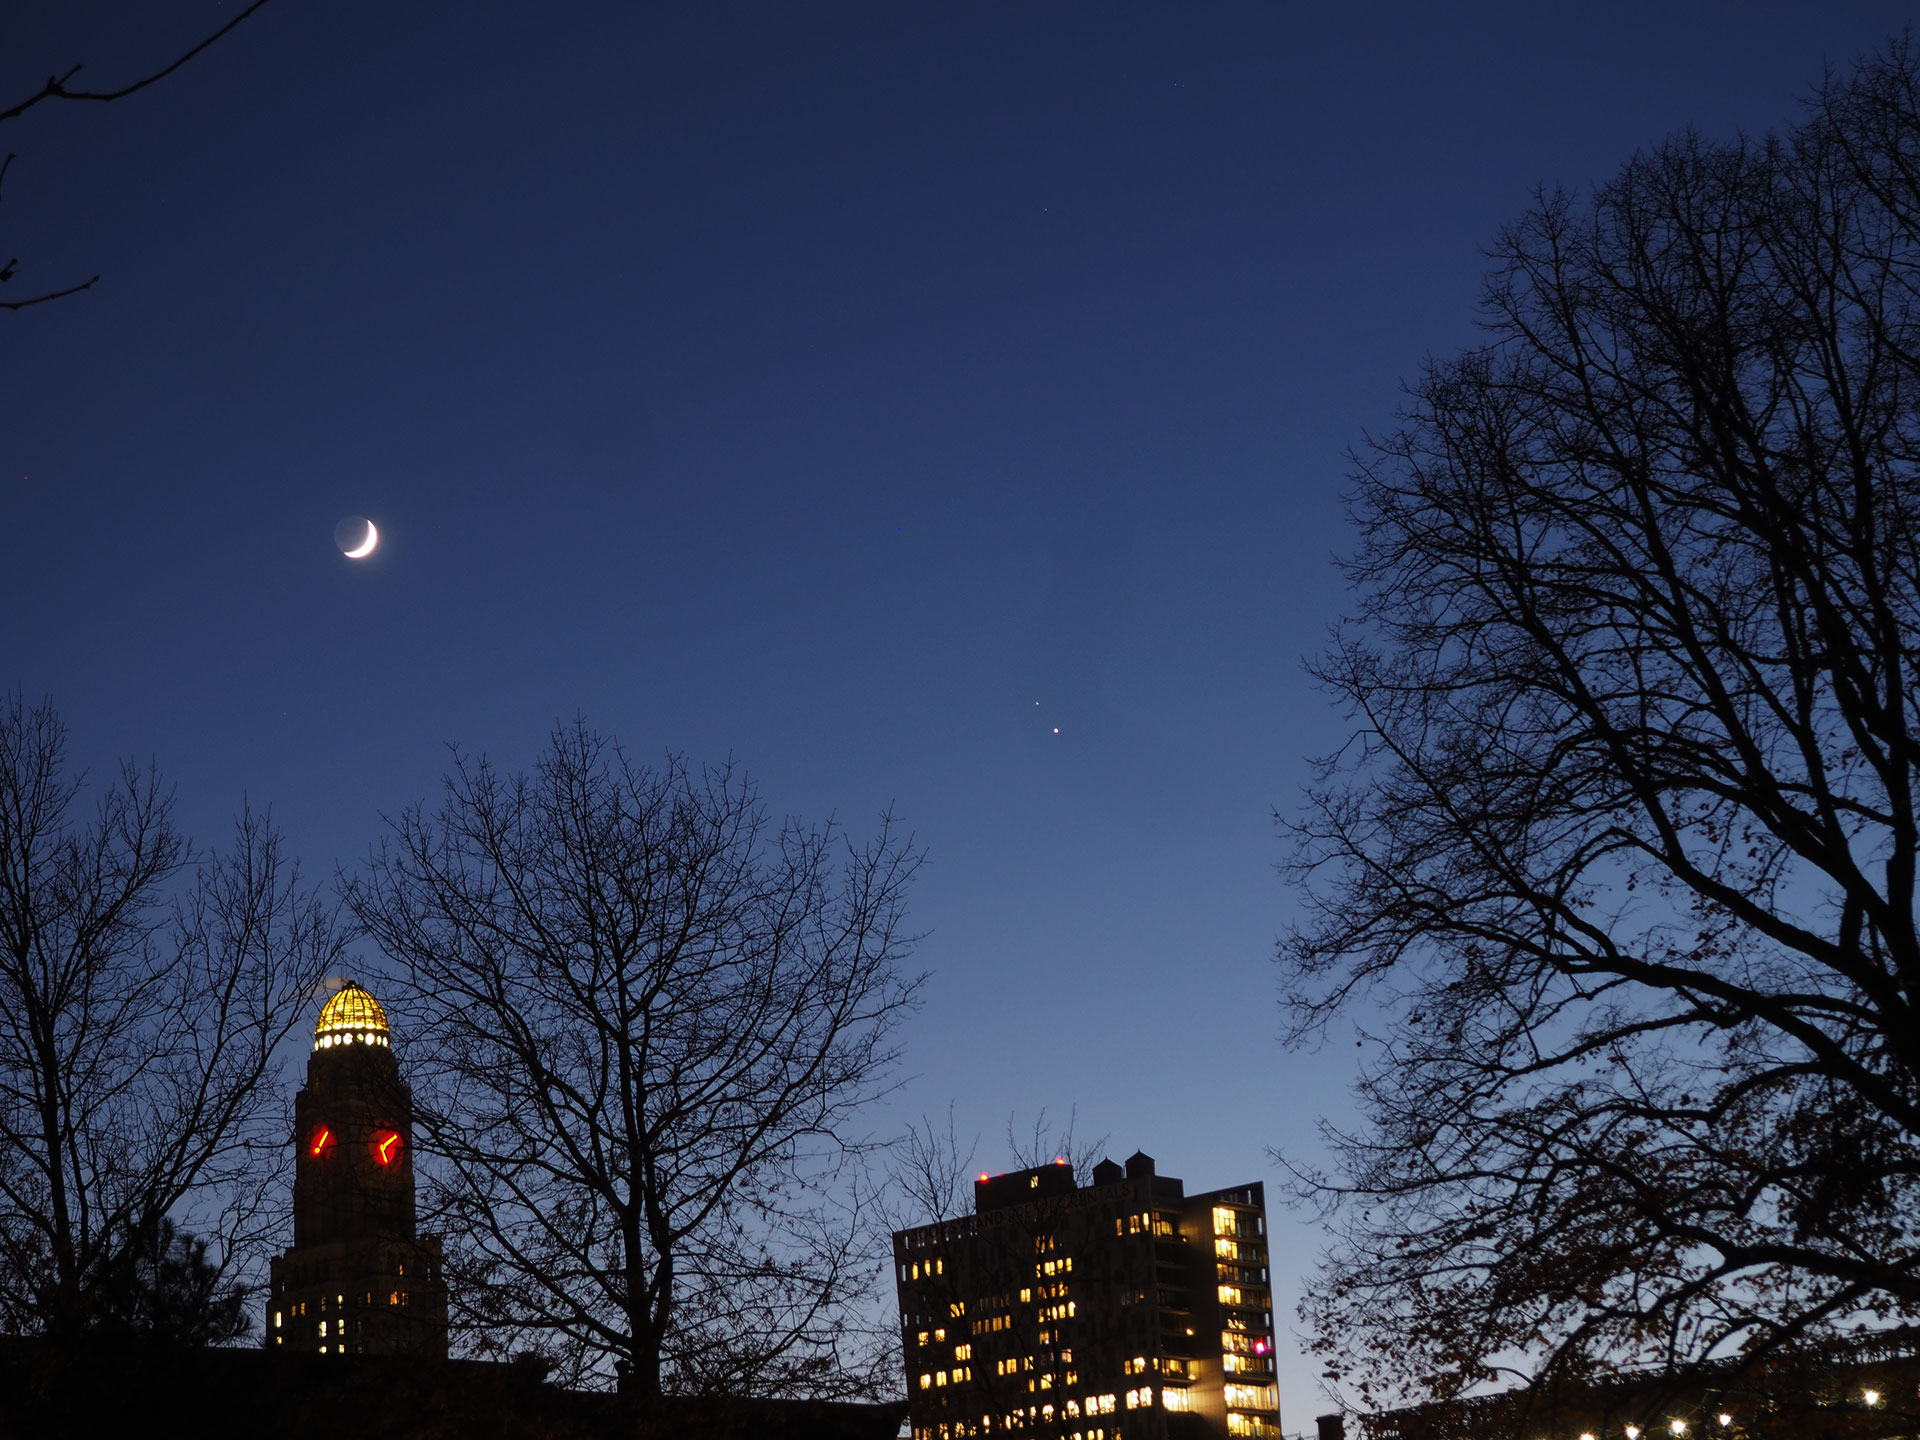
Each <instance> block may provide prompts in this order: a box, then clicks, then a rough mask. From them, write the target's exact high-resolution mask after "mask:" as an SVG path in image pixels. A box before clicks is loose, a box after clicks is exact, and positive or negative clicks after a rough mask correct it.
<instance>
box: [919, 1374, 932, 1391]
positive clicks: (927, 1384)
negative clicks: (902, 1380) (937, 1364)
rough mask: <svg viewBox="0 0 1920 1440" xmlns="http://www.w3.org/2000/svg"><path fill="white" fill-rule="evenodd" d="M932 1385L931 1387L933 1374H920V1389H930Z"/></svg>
mask: <svg viewBox="0 0 1920 1440" xmlns="http://www.w3.org/2000/svg"><path fill="white" fill-rule="evenodd" d="M932 1387H933V1376H932V1375H922V1376H921V1377H920V1388H921V1389H922V1390H929V1389H931V1388H932Z"/></svg>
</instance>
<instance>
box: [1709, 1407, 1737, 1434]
mask: <svg viewBox="0 0 1920 1440" xmlns="http://www.w3.org/2000/svg"><path fill="white" fill-rule="evenodd" d="M1713 1418H1714V1419H1716V1420H1718V1421H1719V1422H1720V1428H1721V1429H1722V1430H1724V1429H1726V1428H1727V1426H1729V1425H1731V1424H1732V1423H1733V1416H1731V1415H1729V1414H1728V1413H1727V1412H1726V1411H1724V1410H1722V1411H1721V1412H1720V1413H1719V1414H1718V1415H1716V1416H1714V1417H1713Z"/></svg>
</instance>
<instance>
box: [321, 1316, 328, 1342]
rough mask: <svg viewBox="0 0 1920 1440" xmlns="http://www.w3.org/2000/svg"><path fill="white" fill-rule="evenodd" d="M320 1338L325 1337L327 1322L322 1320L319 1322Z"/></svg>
mask: <svg viewBox="0 0 1920 1440" xmlns="http://www.w3.org/2000/svg"><path fill="white" fill-rule="evenodd" d="M320 1338H321V1339H322V1340H324V1339H326V1338H327V1322H326V1321H324V1320H322V1321H321V1322H320Z"/></svg>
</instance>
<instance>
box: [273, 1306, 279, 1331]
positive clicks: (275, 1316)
mask: <svg viewBox="0 0 1920 1440" xmlns="http://www.w3.org/2000/svg"><path fill="white" fill-rule="evenodd" d="M273 1328H274V1329H276V1330H278V1329H279V1328H280V1312H279V1311H278V1310H276V1311H274V1312H273Z"/></svg>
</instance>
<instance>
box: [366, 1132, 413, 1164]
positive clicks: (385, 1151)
mask: <svg viewBox="0 0 1920 1440" xmlns="http://www.w3.org/2000/svg"><path fill="white" fill-rule="evenodd" d="M404 1143H405V1142H403V1141H402V1140H401V1138H400V1132H399V1131H398V1130H376V1131H374V1132H373V1158H374V1161H375V1162H376V1163H377V1164H381V1165H398V1164H399V1163H400V1151H401V1148H402V1146H403V1144H404Z"/></svg>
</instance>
